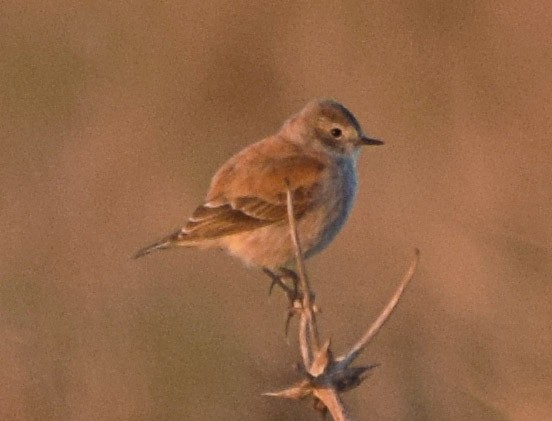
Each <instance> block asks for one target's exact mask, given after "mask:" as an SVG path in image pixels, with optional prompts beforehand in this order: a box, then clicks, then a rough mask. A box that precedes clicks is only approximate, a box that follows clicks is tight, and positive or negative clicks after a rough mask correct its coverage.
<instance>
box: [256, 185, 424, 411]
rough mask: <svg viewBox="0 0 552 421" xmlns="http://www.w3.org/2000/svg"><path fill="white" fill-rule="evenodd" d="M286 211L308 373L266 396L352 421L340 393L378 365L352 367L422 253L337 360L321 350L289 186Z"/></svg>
mask: <svg viewBox="0 0 552 421" xmlns="http://www.w3.org/2000/svg"><path fill="white" fill-rule="evenodd" d="M287 211H288V219H289V226H290V234H291V239H292V242H293V245H294V249H295V260H296V265H297V272H298V277H299V287H300V297H301V306H300V308H299V309H298V312H299V315H300V321H299V346H300V350H301V356H302V359H303V366H304V369H305V374H304V375H305V378H304V379H303V380H301V381H300V382H299V383H297V384H295V385H293V386H291V387H289V388H287V389H284V390H282V391H279V392H273V393H266V394H265V395H267V396H274V397H280V398H288V399H303V398H305V397H307V396H313V397H314V399H315V408H316V409H318V410H320V411H321V412H322V413H324V414H325V413H326V412H329V413H330V414H331V416H332V418H333V419H334V420H335V421H351V420H352V418H351V416H350V415H349V413H348V412H347V410H346V409H345V406H344V404H343V401H342V400H341V397H340V393H342V392H346V391H347V390H350V389H353V388H355V387H357V386H358V385H360V383H362V381H363V380H364V379H365V378H366V376H367V373H368V371H370V370H371V369H372V368H374V367H376V365H370V366H361V367H351V364H352V363H353V361H354V360H355V359H356V358H357V357H358V356H359V355H360V353H361V352H362V351H363V350H364V349H365V348H366V346H367V345H368V343H369V342H370V341H371V340H372V339H373V338H374V336H375V335H376V334H377V333H378V332H379V331H380V329H381V327H382V326H383V324H384V323H385V321H386V320H387V319H388V318H389V316H390V315H391V313H392V312H393V310H394V309H395V307H396V305H397V303H398V302H399V299H400V297H401V295H402V293H403V292H404V290H405V288H406V286H407V285H408V283H409V282H410V281H411V280H412V278H413V276H414V273H415V272H416V267H417V266H418V262H419V260H420V252H419V250H418V249H416V250H415V256H414V259H413V260H412V263H411V264H410V267H409V268H408V270H407V271H406V273H405V274H404V276H403V278H402V280H401V282H400V284H399V286H398V288H397V290H396V292H395V294H394V295H393V296H392V297H391V300H390V301H389V303H388V304H387V305H386V306H385V308H384V309H383V311H382V312H381V313H380V315H379V316H378V318H377V319H376V320H375V321H374V322H373V323H372V325H371V326H370V327H369V328H368V329H367V330H366V332H365V333H364V335H362V337H361V338H360V339H359V340H358V341H357V342H356V343H355V344H354V345H353V346H352V347H351V349H350V350H349V351H348V352H347V353H346V354H344V355H343V356H340V357H338V358H334V357H333V355H332V352H331V350H330V341H329V340H327V341H325V342H324V344H323V345H322V346H320V339H319V334H318V326H317V323H316V314H315V307H314V295H313V294H312V292H311V290H310V285H309V282H308V278H307V274H306V271H305V262H304V258H303V252H302V249H301V243H300V242H299V238H298V234H297V223H296V220H295V214H294V211H293V202H292V194H291V190H290V189H289V186H288V191H287Z"/></svg>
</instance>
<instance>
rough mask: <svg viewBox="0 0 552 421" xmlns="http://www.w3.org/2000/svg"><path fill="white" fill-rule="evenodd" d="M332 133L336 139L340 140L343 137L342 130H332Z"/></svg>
mask: <svg viewBox="0 0 552 421" xmlns="http://www.w3.org/2000/svg"><path fill="white" fill-rule="evenodd" d="M330 133H331V134H332V136H333V137H335V138H336V139H338V138H340V137H341V134H342V132H341V129H339V128H337V127H334V128H333V129H332V130H330Z"/></svg>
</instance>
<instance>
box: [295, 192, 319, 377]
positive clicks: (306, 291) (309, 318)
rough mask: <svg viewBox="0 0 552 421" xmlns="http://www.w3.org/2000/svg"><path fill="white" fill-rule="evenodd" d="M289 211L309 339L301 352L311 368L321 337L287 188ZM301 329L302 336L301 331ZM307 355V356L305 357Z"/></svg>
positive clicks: (306, 363) (302, 346)
mask: <svg viewBox="0 0 552 421" xmlns="http://www.w3.org/2000/svg"><path fill="white" fill-rule="evenodd" d="M287 213H288V219H289V226H290V232H291V240H292V242H293V246H294V250H295V261H296V264H297V272H298V273H297V274H298V276H299V285H300V287H301V292H302V293H303V303H302V304H303V308H302V311H301V326H303V325H304V327H305V329H306V332H304V333H305V338H304V339H308V342H309V343H306V342H304V341H302V342H301V353H302V355H303V361H304V362H305V368H306V369H307V370H309V368H310V365H311V364H312V360H313V358H314V354H316V353H317V352H318V349H319V348H320V337H319V335H318V326H317V324H316V315H315V313H314V309H313V305H312V293H311V290H310V285H309V281H308V278H307V273H306V270H305V261H304V259H303V250H302V248H301V243H300V242H299V236H298V234H297V222H296V220H295V214H294V211H293V201H292V195H291V190H290V189H289V188H288V190H287ZM302 330H303V329H300V333H299V334H300V337H301V331H302ZM305 356H307V358H305Z"/></svg>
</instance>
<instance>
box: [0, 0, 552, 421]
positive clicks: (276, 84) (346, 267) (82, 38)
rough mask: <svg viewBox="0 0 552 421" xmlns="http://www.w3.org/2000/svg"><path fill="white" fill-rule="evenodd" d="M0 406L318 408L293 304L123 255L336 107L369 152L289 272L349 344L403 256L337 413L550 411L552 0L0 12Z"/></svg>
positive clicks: (12, 413)
mask: <svg viewBox="0 0 552 421" xmlns="http://www.w3.org/2000/svg"><path fill="white" fill-rule="evenodd" d="M0 28H2V29H0V32H1V33H0V140H1V144H0V152H1V153H0V180H1V183H0V233H1V235H2V242H1V243H0V335H1V340H0V360H1V361H2V364H1V367H0V418H1V419H6V420H7V419H17V420H33V419H40V420H92V419H102V420H173V419H175V420H176V419H189V420H217V419H228V420H234V419H235V420H238V419H240V420H297V419H302V420H316V419H318V418H317V416H316V414H315V413H314V412H313V411H312V410H311V409H310V405H309V404H308V403H306V402H292V401H279V400H273V399H269V398H266V397H263V396H261V393H263V392H267V391H274V390H279V389H281V388H283V387H285V386H287V385H289V384H290V383H291V382H293V381H295V380H297V379H298V378H299V375H298V374H297V373H296V372H295V371H294V369H293V364H294V363H295V362H296V361H298V360H299V355H298V352H297V343H296V338H295V335H291V337H290V339H289V343H288V342H286V339H285V338H284V334H283V323H284V319H285V309H286V302H285V299H284V297H283V296H282V295H281V294H275V295H274V296H272V297H271V298H268V297H267V289H268V284H269V282H268V278H266V277H265V276H264V275H263V274H261V273H260V272H257V271H254V270H249V269H246V268H244V267H243V266H242V265H241V264H240V263H239V262H237V261H235V260H234V259H232V258H230V257H228V256H226V255H225V254H224V253H220V252H216V251H212V252H200V251H195V250H184V249H181V250H174V251H169V252H164V253H158V254H155V255H152V256H148V257H147V258H144V259H141V260H132V259H130V256H131V255H132V254H133V253H134V252H135V251H136V250H137V249H138V248H140V247H142V246H144V245H146V244H148V243H149V242H151V241H153V240H157V239H158V238H159V237H161V236H164V235H165V234H168V233H169V232H171V231H172V230H173V229H175V228H177V227H179V226H180V225H181V224H182V223H183V222H184V221H185V220H186V218H187V216H188V214H189V213H190V212H191V211H192V210H193V209H194V208H195V206H196V205H198V204H199V203H200V202H201V201H202V199H203V197H204V194H205V192H206V189H207V187H208V185H209V182H210V177H211V175H212V174H213V173H214V171H215V170H216V169H217V168H218V166H219V165H220V164H221V163H223V162H224V161H225V160H226V159H227V158H229V157H230V156H231V155H232V154H234V153H235V152H237V151H238V150H240V149H241V148H242V147H244V146H246V145H248V144H249V143H251V142H253V141H256V140H258V139H260V138H262V137H264V136H266V135H269V134H272V133H273V132H275V131H276V130H278V128H279V126H280V125H281V124H282V122H283V121H284V120H285V119H286V118H287V117H288V116H289V115H291V114H292V113H295V112H296V111H298V110H299V109H300V108H301V107H302V106H303V105H304V104H305V103H306V102H308V101H309V100H310V99H312V98H315V97H333V98H335V99H337V100H339V101H341V102H343V103H344V104H345V105H346V106H347V107H349V108H350V109H351V110H352V111H353V112H354V113H355V114H356V116H357V117H358V119H359V120H360V122H361V124H362V125H363V127H364V129H365V131H366V132H367V133H368V134H369V135H372V136H375V137H379V138H382V139H384V140H385V141H386V145H385V147H381V148H371V149H366V150H364V153H363V155H362V156H361V158H360V161H359V174H360V188H359V195H358V201H357V203H356V206H355V208H354V211H353V214H352V216H351V218H350V220H349V222H348V225H346V227H345V228H344V230H343V231H342V233H341V234H340V235H339V236H338V238H337V239H336V240H335V241H334V243H333V244H332V245H331V246H330V247H329V248H328V249H327V250H326V251H324V252H323V253H322V254H320V255H318V256H316V257H314V258H312V259H311V260H309V262H308V269H309V272H310V275H311V278H312V282H313V284H314V289H315V291H316V292H317V299H318V303H319V305H320V306H321V307H322V309H323V314H322V315H321V317H320V323H321V330H322V333H323V336H325V337H331V338H332V341H333V347H334V350H335V351H336V352H338V353H339V352H342V351H344V350H345V349H346V348H347V346H349V345H350V344H352V343H353V342H354V341H355V340H356V339H357V338H358V336H359V335H360V334H361V332H362V331H363V330H364V329H365V328H366V327H367V326H368V325H369V324H370V322H371V321H372V320H373V319H374V318H375V317H376V316H377V314H378V313H379V311H380V309H381V308H382V307H383V306H384V304H385V303H386V302H387V300H388V299H389V297H390V295H391V294H392V293H393V291H394V289H395V287H396V285H397V282H398V280H399V279H400V276H401V275H402V273H403V272H404V270H405V269H406V268H407V266H408V263H409V261H410V259H411V258H412V256H413V250H414V248H415V247H419V248H420V249H421V252H422V261H421V266H420V269H419V271H418V273H417V275H416V277H415V279H414V281H413V282H412V284H411V286H410V287H409V289H408V290H407V292H406V294H405V296H404V298H403V301H402V302H401V303H400V304H399V307H398V309H397V311H396V312H395V313H394V314H393V316H392V317H391V319H390V321H389V322H388V324H386V326H385V327H384V329H383V330H382V332H381V333H380V334H379V335H378V336H377V337H376V339H375V340H374V341H373V343H372V344H371V346H370V347H369V349H368V350H367V352H365V354H363V356H362V357H361V359H360V361H359V362H360V363H380V364H381V366H380V367H379V368H378V369H377V370H375V371H374V372H373V374H372V375H371V377H370V378H369V379H368V380H367V381H366V382H365V383H364V384H363V385H362V386H361V387H359V388H358V389H356V390H354V391H352V392H350V393H348V394H346V395H345V396H344V398H345V401H346V403H347V405H348V406H349V407H350V409H351V412H352V413H353V414H355V416H356V418H357V419H359V420H362V419H378V420H379V419H381V420H412V419H418V420H443V419H458V420H460V419H462V420H463V419H472V420H479V419H481V420H505V419H508V420H510V419H512V420H543V419H548V418H550V416H551V414H552V356H551V353H550V349H551V347H552V328H551V326H552V308H551V306H550V299H551V297H552V286H551V273H552V255H551V241H550V239H551V236H552V198H551V193H552V185H551V180H552V165H551V162H552V147H551V145H550V138H551V135H552V123H551V118H550V117H551V115H552V9H551V8H550V5H549V3H548V2H545V1H533V2H529V1H522V2H519V1H513V0H506V1H502V2H498V1H491V2H473V1H467V2H447V1H414V2H398V1H391V2H379V3H368V2H362V1H350V2H346V3H340V4H337V2H330V1H326V2H317V3H316V4H314V3H312V2H302V3H296V2H278V3H276V2H256V3H252V2H251V3H250V2H243V1H233V2H229V1H213V2H205V1H187V2H177V1H164V2H154V1H132V2H120V3H119V2H117V3H115V2H105V1H101V2H93V1H80V2H69V1H55V0H52V1H47V2H40V3H36V2H35V3H32V2H17V1H7V2H2V6H1V12H0Z"/></svg>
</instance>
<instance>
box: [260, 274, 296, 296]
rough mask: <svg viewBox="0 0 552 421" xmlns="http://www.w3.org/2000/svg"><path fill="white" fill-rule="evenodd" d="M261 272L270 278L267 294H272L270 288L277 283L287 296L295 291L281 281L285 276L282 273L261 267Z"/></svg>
mask: <svg viewBox="0 0 552 421" xmlns="http://www.w3.org/2000/svg"><path fill="white" fill-rule="evenodd" d="M263 272H264V273H266V274H267V275H268V276H269V277H270V279H271V280H272V282H270V287H269V289H268V295H271V294H272V290H273V289H274V287H275V286H276V285H277V286H279V287H280V288H282V290H283V291H284V293H285V294H286V296H287V297H288V298H289V297H290V295H293V294H294V293H295V292H294V291H295V290H294V289H291V288H290V287H289V286H287V285H286V283H285V282H284V281H283V279H284V278H285V277H284V276H282V275H279V274H277V273H274V272H272V271H271V270H270V269H268V268H263Z"/></svg>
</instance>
